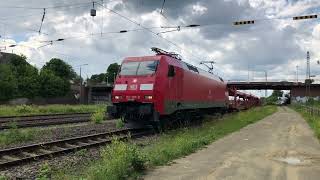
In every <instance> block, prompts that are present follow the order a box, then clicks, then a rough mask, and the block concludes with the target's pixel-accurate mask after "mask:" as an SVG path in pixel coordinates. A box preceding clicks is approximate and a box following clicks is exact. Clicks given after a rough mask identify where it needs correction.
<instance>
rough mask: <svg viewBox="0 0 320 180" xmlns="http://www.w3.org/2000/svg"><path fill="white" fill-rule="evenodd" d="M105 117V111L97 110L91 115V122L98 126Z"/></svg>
mask: <svg viewBox="0 0 320 180" xmlns="http://www.w3.org/2000/svg"><path fill="white" fill-rule="evenodd" d="M105 115H106V112H105V110H104V109H102V108H100V109H99V110H97V111H96V112H95V113H93V114H92V115H91V121H92V122H94V123H96V124H100V123H102V121H103V120H104V118H105Z"/></svg>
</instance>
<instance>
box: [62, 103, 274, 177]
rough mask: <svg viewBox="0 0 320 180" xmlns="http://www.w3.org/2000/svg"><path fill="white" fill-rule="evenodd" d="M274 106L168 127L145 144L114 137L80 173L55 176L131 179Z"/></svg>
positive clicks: (202, 145)
mask: <svg viewBox="0 0 320 180" xmlns="http://www.w3.org/2000/svg"><path fill="white" fill-rule="evenodd" d="M276 110H277V108H276V107H275V106H266V107H258V108H254V109H251V110H248V111H244V112H240V113H236V114H231V115H228V116H225V117H223V118H222V120H221V121H212V120H211V121H207V122H205V123H204V124H203V125H202V126H200V127H193V128H184V129H178V130H175V131H170V132H167V133H165V134H163V135H161V136H160V137H159V138H157V141H155V142H151V143H150V144H149V146H144V147H138V146H137V145H136V144H133V143H130V142H121V141H118V140H114V141H113V143H112V144H111V145H110V146H107V147H106V148H105V149H104V151H103V152H102V160H99V161H97V162H94V163H92V164H90V167H89V168H88V167H84V168H83V169H82V170H83V171H81V173H82V175H80V176H83V177H79V176H76V177H69V176H68V175H66V174H63V175H61V174H59V177H57V179H61V177H63V178H65V179H79V178H85V179H106V178H107V179H134V178H137V177H139V175H140V174H141V173H142V171H143V170H144V169H145V168H146V167H153V166H158V165H165V164H167V163H169V162H171V161H172V160H174V159H177V158H180V157H183V156H186V155H188V154H190V153H193V152H195V151H196V150H198V149H200V148H202V147H204V146H206V145H208V144H210V143H212V142H213V141H215V140H217V139H219V138H221V137H223V136H225V135H227V134H230V133H232V132H234V131H237V130H239V129H241V128H242V127H244V126H246V125H248V124H251V123H254V122H256V121H258V120H260V119H263V118H264V117H266V116H268V115H271V114H272V113H274V112H276ZM78 174H80V173H78Z"/></svg>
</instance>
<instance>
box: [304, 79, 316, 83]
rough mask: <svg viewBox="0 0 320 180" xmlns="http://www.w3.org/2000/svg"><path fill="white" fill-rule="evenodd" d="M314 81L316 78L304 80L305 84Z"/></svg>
mask: <svg viewBox="0 0 320 180" xmlns="http://www.w3.org/2000/svg"><path fill="white" fill-rule="evenodd" d="M313 82H314V79H306V80H305V81H304V83H305V84H312V83H313Z"/></svg>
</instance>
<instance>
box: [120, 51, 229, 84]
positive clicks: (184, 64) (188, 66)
mask: <svg viewBox="0 0 320 180" xmlns="http://www.w3.org/2000/svg"><path fill="white" fill-rule="evenodd" d="M161 57H168V58H171V59H174V60H177V61H178V62H179V63H180V64H181V65H182V67H183V68H184V69H189V70H190V71H194V72H196V73H198V74H201V75H203V76H206V77H208V78H212V77H215V79H216V80H220V81H221V82H224V80H223V79H222V78H221V77H220V76H218V75H216V74H213V73H209V72H208V71H206V70H204V69H202V68H199V67H197V66H194V65H192V64H189V63H187V62H185V61H183V60H181V59H176V58H175V57H174V56H170V55H167V54H160V53H159V54H156V55H153V56H137V57H126V58H125V59H124V61H145V60H160V59H161Z"/></svg>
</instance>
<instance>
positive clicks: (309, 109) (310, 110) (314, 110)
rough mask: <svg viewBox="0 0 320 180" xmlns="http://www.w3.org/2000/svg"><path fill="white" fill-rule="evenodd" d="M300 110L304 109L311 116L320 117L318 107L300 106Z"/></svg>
mask: <svg viewBox="0 0 320 180" xmlns="http://www.w3.org/2000/svg"><path fill="white" fill-rule="evenodd" d="M299 108H301V109H303V110H304V111H305V112H307V113H309V114H310V115H311V116H318V117H320V108H318V107H312V106H306V105H299Z"/></svg>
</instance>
